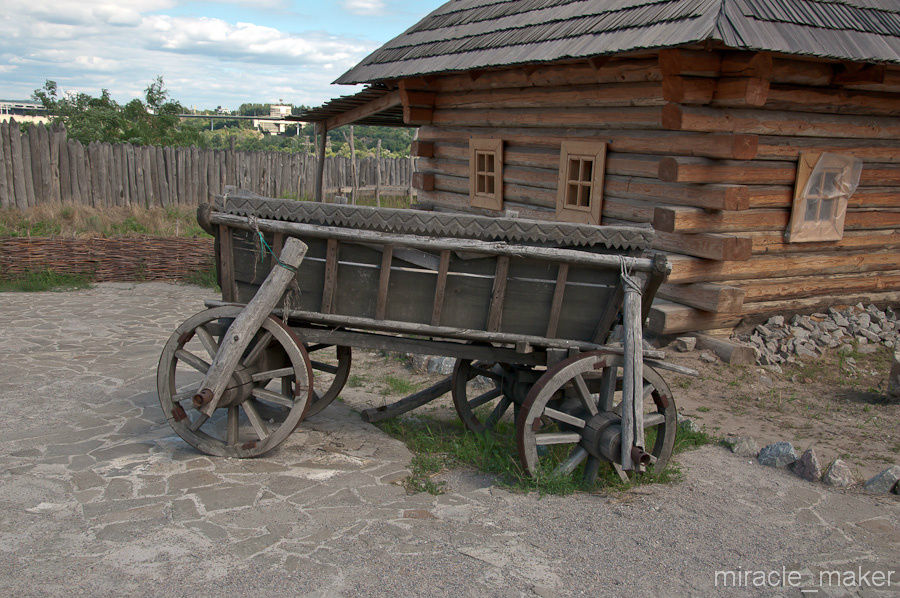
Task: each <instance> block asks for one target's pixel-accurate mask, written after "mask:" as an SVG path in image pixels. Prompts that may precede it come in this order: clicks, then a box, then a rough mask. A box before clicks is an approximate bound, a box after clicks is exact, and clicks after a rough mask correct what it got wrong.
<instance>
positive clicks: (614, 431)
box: [580, 411, 622, 462]
mask: <svg viewBox="0 0 900 598" xmlns="http://www.w3.org/2000/svg"><path fill="white" fill-rule="evenodd" d="M621 436H622V419H621V418H620V417H619V416H618V415H616V414H615V413H611V412H609V411H605V412H603V413H598V414H597V415H594V416H593V417H591V418H590V419H589V420H587V423H586V424H585V426H584V430H583V432H582V438H581V443H580V444H581V446H582V447H583V448H584V450H586V451H587V452H588V453H589V454H590V455H592V456H594V457H597V458H599V459H605V460H607V461H614V462H618V454H619V451H620V450H621V449H620V448H619V447H620V438H621Z"/></svg>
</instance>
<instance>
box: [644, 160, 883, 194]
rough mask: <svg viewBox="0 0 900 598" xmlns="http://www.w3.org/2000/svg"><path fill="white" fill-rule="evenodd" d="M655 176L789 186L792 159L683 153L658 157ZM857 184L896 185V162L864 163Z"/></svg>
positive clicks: (794, 175) (793, 177)
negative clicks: (713, 157)
mask: <svg viewBox="0 0 900 598" xmlns="http://www.w3.org/2000/svg"><path fill="white" fill-rule="evenodd" d="M658 164H659V179H660V180H662V181H666V182H675V183H727V184H756V185H793V184H794V182H795V180H796V178H797V164H796V162H787V161H776V160H708V159H706V158H692V157H686V156H669V157H665V158H660V159H659V161H658ZM859 183H860V185H861V186H864V187H865V186H874V185H877V186H891V185H897V186H900V165H897V164H874V163H867V164H865V165H864V167H863V170H862V175H861V176H860V181H859Z"/></svg>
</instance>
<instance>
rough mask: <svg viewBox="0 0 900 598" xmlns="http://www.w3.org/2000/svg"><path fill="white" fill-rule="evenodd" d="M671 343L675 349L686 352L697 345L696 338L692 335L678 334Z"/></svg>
mask: <svg viewBox="0 0 900 598" xmlns="http://www.w3.org/2000/svg"><path fill="white" fill-rule="evenodd" d="M673 344H674V345H675V350H676V351H680V352H682V353H687V352H688V351H693V350H694V348H695V347H696V346H697V339H696V338H695V337H693V336H679V337H678V338H676V339H675V342H674V343H673Z"/></svg>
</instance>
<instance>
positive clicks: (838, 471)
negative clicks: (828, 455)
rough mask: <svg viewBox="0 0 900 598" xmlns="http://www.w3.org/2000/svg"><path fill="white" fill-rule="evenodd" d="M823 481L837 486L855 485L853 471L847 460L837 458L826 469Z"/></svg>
mask: <svg viewBox="0 0 900 598" xmlns="http://www.w3.org/2000/svg"><path fill="white" fill-rule="evenodd" d="M822 481H823V482H824V483H825V484H827V485H828V486H834V487H835V488H848V487H850V486H852V485H853V471H851V470H850V466H849V465H847V463H846V462H844V461H843V460H841V459H835V460H834V461H832V462H831V463H830V464H829V465H828V467H827V468H826V469H825V474H824V475H823V476H822Z"/></svg>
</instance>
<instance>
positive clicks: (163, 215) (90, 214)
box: [0, 204, 208, 238]
mask: <svg viewBox="0 0 900 598" xmlns="http://www.w3.org/2000/svg"><path fill="white" fill-rule="evenodd" d="M196 214H197V211H196V208H195V207H193V206H173V207H168V208H150V209H148V208H142V207H115V208H102V209H98V208H92V207H89V206H80V205H72V204H44V205H40V206H35V207H33V208H29V209H28V210H26V211H19V210H0V237H96V236H101V237H134V236H142V235H150V236H154V237H186V238H197V237H206V236H208V235H207V234H206V232H205V231H204V230H203V229H201V228H200V226H199V225H198V224H197V215H196Z"/></svg>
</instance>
